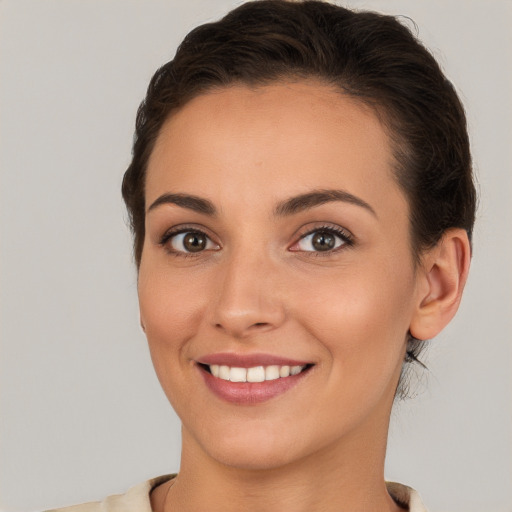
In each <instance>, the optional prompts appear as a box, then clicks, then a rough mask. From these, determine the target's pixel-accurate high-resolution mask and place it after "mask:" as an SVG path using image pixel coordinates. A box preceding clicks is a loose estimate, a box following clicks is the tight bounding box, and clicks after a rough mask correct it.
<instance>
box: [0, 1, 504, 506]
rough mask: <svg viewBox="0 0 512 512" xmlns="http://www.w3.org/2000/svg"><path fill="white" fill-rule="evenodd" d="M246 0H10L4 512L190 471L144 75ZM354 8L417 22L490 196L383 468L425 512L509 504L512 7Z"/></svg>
mask: <svg viewBox="0 0 512 512" xmlns="http://www.w3.org/2000/svg"><path fill="white" fill-rule="evenodd" d="M238 3H240V2H236V1H233V0H187V1H184V0H183V1H181V0H180V1H178V0H166V1H160V0H150V1H148V0H144V1H143V0H138V1H134V0H103V1H100V0H11V1H8V0H3V1H1V0H0V52H1V53H0V81H1V82H0V84H1V85H0V87H1V89H0V93H1V95H0V101H1V103H0V108H1V110H0V115H1V118H0V123H1V125H0V142H1V152H0V165H1V177H0V193H1V196H0V221H1V224H0V229H1V231H0V236H1V238H0V243H1V253H0V261H1V274H0V289H1V296H0V300H1V303H0V335H1V346H0V349H1V352H0V370H1V374H0V375H1V382H0V385H1V387H0V407H1V409H0V436H1V437H0V442H1V444H0V450H1V453H0V461H1V462H0V508H2V510H4V511H31V510H41V509H44V508H49V507H52V506H63V505H67V504H73V503H78V502H84V501H90V500H96V499H101V498H102V497H104V496H106V495H108V494H113V493H119V492H124V491H125V490H127V489H128V488H129V487H130V486H132V485H134V484H136V483H138V482H140V481H142V480H145V479H147V478H150V477H153V476H156V475H159V474H162V473H168V472H173V471H176V470H177V469H178V467H179V448H180V434H179V421H178V420H177V418H176V417H175V415H174V413H173V411H172V409H171V407H170V406H169V405H168V403H167V401H166V399H165V397H164V395H163V392H162V391H161V390H160V387H159V384H158V382H157V380H156V377H155V376H154V375H153V369H152V366H151V362H150V358H149V355H148V350H147V347H146V343H145V339H144V336H143V334H142V332H141V330H140V328H139V323H138V310H137V300H136V274H135V271H134V266H133V263H132V258H131V252H130V251H131V247H130V243H131V241H130V235H129V232H128V229H127V227H126V223H125V220H126V215H125V211H124V206H123V204H122V201H121V196H120V182H121V178H122V175H123V172H124V170H125V168H126V166H127V164H128V162H129V158H130V151H131V142H132V134H133V127H134V117H135V111H136V108H137V106H138V104H139V102H140V100H141V99H142V97H143V95H144V92H145V88H146V86H147V83H148V81H149V79H150V77H151V75H152V73H153V72H154V71H155V70H156V68H157V67H159V66H160V65H161V64H163V63H164V62H166V61H167V60H169V59H170V58H172V56H173V55H174V51H175V48H176V46H177V44H178V43H179V41H180V40H181V39H182V38H183V36H184V35H185V34H186V33H187V32H188V31H189V30H190V29H191V28H193V27H194V26H195V25H197V24H199V23H202V22H206V21H209V20H212V19H216V18H218V17H219V16H220V15H222V14H223V13H225V12H226V11H227V10H228V9H229V8H231V7H232V6H234V5H236V4H238ZM347 4H348V5H350V6H353V7H357V8H370V9H377V10H380V11H383V12H387V13H392V14H402V15H405V16H409V17H411V18H412V19H413V20H414V21H415V22H416V24H417V30H418V35H419V37H420V39H421V40H423V41H424V42H425V43H426V44H427V46H428V47H429V48H430V49H431V50H432V52H433V53H434V55H435V56H436V57H437V58H438V59H439V61H440V62H441V64H442V66H443V68H444V69H445V71H446V73H447V75H448V76H449V77H450V79H451V80H452V81H453V82H454V83H455V84H456V87H457V90H458V91H459V92H460V94H461V97H462V98H463V101H464V103H465V105H466V108H467V112H468V120H469V125H470V131H471V139H472V144H473V153H474V160H475V168H476V173H477V177H478V182H479V188H480V194H481V204H480V209H479V213H478V223H477V227H476V233H475V240H474V248H475V250H474V258H473V264H472V273H471V276H470V280H469V283H468V286H467V292H466V295H465V297H464V299H463V302H462V305H461V309H460V312H459V314H458V316H457V318H456V319H455V321H454V322H453V323H452V324H451V325H450V326H449V328H447V329H446V331H445V332H444V333H443V334H442V335H441V336H439V337H438V338H437V339H436V340H434V341H432V342H431V348H430V350H429V354H428V365H429V368H430V371H429V372H428V373H424V374H420V375H419V376H418V382H419V385H418V392H419V396H418V397H416V398H415V399H413V400H410V401H408V402H407V403H403V404H399V405H398V406H397V407H396V408H395V409H394V412H393V417H392V427H391V433H390V442H389V450H388V460H387V471H386V476H387V478H388V479H391V480H396V481H400V482H404V483H407V484H409V485H411V486H413V487H415V488H417V489H418V490H419V491H420V493H421V495H422V496H423V498H424V500H425V502H426V503H427V504H428V506H429V508H430V509H431V512H446V511H450V512H489V511H493V512H510V511H511V510H512V377H511V375H512V343H511V336H512V325H511V323H512V322H511V318H512V264H511V261H512V230H511V227H512V206H511V205H512V201H511V194H512V183H511V182H512V178H511V176H512V172H511V163H512V150H511V147H512V129H511V126H512V123H511V118H512V100H511V97H512V94H511V91H512V62H511V60H512V58H511V57H512V31H511V29H510V27H511V26H512V2H510V1H507V0H502V1H500V0H488V1H483V0H480V1H470V0H469V1H468V0H464V1H462V0H461V1H453V0H452V1H449V0H435V1H434V0H430V1H428V2H426V1H411V0H401V1H398V0H396V1H392V0H387V1H386V0H366V1H350V2H347ZM404 23H407V24H409V25H410V26H412V23H411V22H410V21H409V20H407V19H404ZM205 421H208V419H207V418H205Z"/></svg>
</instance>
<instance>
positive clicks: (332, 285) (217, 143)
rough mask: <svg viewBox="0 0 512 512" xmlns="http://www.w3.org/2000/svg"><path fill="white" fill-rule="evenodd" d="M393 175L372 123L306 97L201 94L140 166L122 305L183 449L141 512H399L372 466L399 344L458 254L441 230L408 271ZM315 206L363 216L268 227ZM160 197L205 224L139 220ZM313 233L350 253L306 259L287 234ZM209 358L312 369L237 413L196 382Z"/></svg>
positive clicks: (448, 313) (459, 280) (234, 90)
mask: <svg viewBox="0 0 512 512" xmlns="http://www.w3.org/2000/svg"><path fill="white" fill-rule="evenodd" d="M393 165H394V161H393V156H392V148H391V146H390V141H389V139H388V136H387V134H386V131H385V129H384V127H383V126H382V125H381V124H380V122H379V120H378V119H377V117H376V116H375V115H374V114H373V112H372V111H371V110H370V109H369V108H367V107H365V106H363V105H361V104H360V103H358V102H356V101H355V100H353V99H351V98H350V97H348V96H346V95H342V94H340V93H339V92H337V91H334V90H333V89H331V88H328V87H327V86H325V85H321V84H318V83H314V82H299V83H279V84H274V85H268V86H264V87H259V88H249V87H245V86H233V87H230V88H226V89H222V90H218V91H215V92H211V93H208V94H204V95H201V96H199V97H197V98H195V99H193V100H192V101H190V102H189V103H188V104H187V105H185V106H184V107H183V108H182V109H181V110H180V111H179V112H177V113H175V114H173V115H172V117H171V118H170V119H169V120H168V121H167V122H166V124H165V125H164V126H163V128H162V130H161V133H160V135H159V137H158V139H157V142H156V145H155V148H154V150H153V153H152V155H151V158H150V162H149V166H148V174H147V183H146V205H147V216H146V238H145V241H144V248H143V252H142V259H141V265H140V269H139V281H138V291H139V301H140V314H141V323H142V326H143V329H144V330H145V332H146V335H147V338H148V343H149V348H150V351H151V356H152V359H153V363H154V366H155V369H156V372H157V375H158V378H159V380H160V382H161V385H162V387H163V389H164V391H165V393H166V395H167V397H168V399H169V401H170V402H171V404H172V405H173V407H174V409H175V410H176V412H177V414H178V415H179V417H180V418H181V421H182V425H183V427H182V433H183V450H182V462H181V468H180V474H179V476H178V477H177V478H176V479H175V480H174V481H173V482H172V486H170V484H164V485H162V486H160V487H159V488H157V489H156V491H155V492H153V494H152V504H153V508H154V510H156V511H161V510H166V509H168V510H170V503H172V510H176V511H186V510H209V511H216V510H222V511H230V510H242V509H243V510H246V511H253V510H254V511H256V510H258V511H261V510H266V511H273V510H276V511H277V510H279V511H282V510H289V511H306V510H308V511H310V510H321V511H331V510H333V511H334V510H336V511H351V512H357V511H377V510H378V511H396V510H400V508H399V506H398V505H397V504H396V503H395V502H394V501H393V500H392V499H391V497H390V496H389V494H388V493H387V490H386V487H385V483H384V458H385V449H386V440H387V432H388V425H389V417H390V412H391V407H392V404H393V398H394V393H395V390H396V386H397V383H398V379H399V375H400V370H401V367H402V361H403V358H404V353H405V349H406V339H407V333H408V331H409V330H411V332H412V333H413V335H415V336H417V337H419V338H422V339H426V338H429V337H432V336H433V335H435V334H437V332H439V331H440V330H441V329H442V327H444V325H445V324H446V323H447V322H448V321H449V320H450V319H451V317H452V316H453V314H454V313H455V311H456V309H457V307H458V303H459V300H460V295H461V293H462V288H463V286H464V282H465V278H466V275H467V269H468V265H469V244H468V243H467V237H465V233H464V232H463V231H461V230H452V231H450V232H449V233H447V234H446V236H445V237H444V238H443V240H442V241H441V242H440V244H439V245H438V246H437V247H436V248H434V249H433V250H431V251H429V252H428V253H426V254H425V255H424V256H423V257H422V264H421V265H420V266H415V264H414V260H413V255H412V252H411V245H410V237H409V207H408V202H407V199H406V198H405V196H404V194H403V193H402V191H401V189H400V188H399V186H398V185H397V182H396V181H395V179H394V177H393ZM325 189H336V190H342V191H345V192H348V193H349V194H351V195H352V196H355V197H357V198H359V199H360V200H362V201H363V202H364V203H366V204H367V205H368V206H369V207H370V208H367V207H364V206H361V205H358V204H355V203H354V202H350V201H345V200H336V201H329V202H325V203H323V204H320V205H316V206H313V207H309V208H304V209H302V210H301V211H298V212H294V213H292V214H288V215H275V209H276V205H278V204H279V203H282V202H283V201H286V200H287V199H289V198H290V197H294V196H297V195H301V194H305V193H310V192H312V191H318V190H325ZM164 194H184V195H193V196H197V197H200V198H203V199H207V200H208V201H210V202H211V203H212V204H213V206H214V207H215V209H216V210H217V213H216V215H209V214H205V213H201V212H197V211H193V210H192V209H190V208H188V207H184V206H183V205H182V206H179V205H176V204H171V203H166V202H163V203H162V204H159V205H157V206H154V207H153V208H150V206H151V205H152V204H153V203H154V202H155V201H157V200H158V198H160V197H162V195H164ZM370 209H371V210H370ZM183 226H186V227H187V228H190V231H193V230H194V229H195V230H200V231H203V232H204V233H205V234H206V235H207V236H208V244H207V246H206V248H205V250H203V251H199V252H197V253H186V252H185V249H184V247H183V244H181V242H180V239H179V238H178V237H175V238H171V239H169V240H167V241H166V243H164V244H163V243H161V241H162V237H164V235H165V234H166V233H167V232H168V231H169V230H170V229H171V228H174V227H183ZM326 227H329V228H335V229H340V228H341V229H342V230H343V232H345V233H349V234H350V239H351V242H348V243H347V242H343V240H342V239H341V238H336V242H337V244H339V247H338V248H337V249H336V250H329V251H315V248H314V247H313V246H312V245H311V243H310V241H311V240H310V239H308V238H305V235H306V233H309V232H311V231H312V230H314V229H317V230H318V229H320V228H322V229H323V228H326ZM218 352H234V353H237V354H250V353H255V352H257V353H269V354H273V355H279V356H284V357H288V358H293V359H298V360H304V361H309V362H311V363H314V366H313V367H312V368H311V370H310V371H309V372H308V373H307V375H306V376H305V377H304V378H303V379H302V380H301V381H300V382H299V383H298V384H297V385H296V386H295V387H294V388H292V389H290V390H288V391H287V392H286V393H284V394H282V395H280V396H277V397H275V398H273V399H271V400H269V401H267V402H263V403H260V404H257V405H239V404H238V405H237V404H232V403H229V402H226V401H223V400H221V399H220V398H218V397H217V396H215V395H213V394H212V393H211V391H210V390H209V389H208V388H207V387H206V386H205V384H204V382H203V379H202V377H201V375H200V372H199V370H198V367H197V364H196V361H197V360H198V359H199V358H201V357H202V356H204V355H206V354H211V353H218ZM166 496H167V499H168V501H167V502H168V503H169V505H167V506H166Z"/></svg>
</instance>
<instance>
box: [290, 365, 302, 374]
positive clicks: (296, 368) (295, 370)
mask: <svg viewBox="0 0 512 512" xmlns="http://www.w3.org/2000/svg"><path fill="white" fill-rule="evenodd" d="M303 368H304V366H292V367H291V368H290V375H297V374H298V373H300V372H301V371H302V370H303Z"/></svg>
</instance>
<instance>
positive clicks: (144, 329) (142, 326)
mask: <svg viewBox="0 0 512 512" xmlns="http://www.w3.org/2000/svg"><path fill="white" fill-rule="evenodd" d="M140 326H141V328H142V330H143V331H144V332H146V326H145V325H144V320H143V319H142V316H141V317H140Z"/></svg>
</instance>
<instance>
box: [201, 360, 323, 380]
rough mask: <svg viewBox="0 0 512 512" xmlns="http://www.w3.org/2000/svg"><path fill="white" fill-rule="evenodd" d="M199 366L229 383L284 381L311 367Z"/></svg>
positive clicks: (310, 365)
mask: <svg viewBox="0 0 512 512" xmlns="http://www.w3.org/2000/svg"><path fill="white" fill-rule="evenodd" d="M199 366H200V367H201V368H202V369H203V370H205V371H206V372H208V373H210V374H211V375H213V376H214V377H216V378H218V379H221V380H224V381H229V382H250V383H252V382H266V381H272V380H277V379H285V378H287V377H290V376H295V375H299V374H300V373H302V372H304V371H306V370H308V369H309V368H311V367H312V366H313V365H312V364H305V365H296V366H288V365H269V366H253V367H250V368H240V367H236V366H227V365H219V364H211V365H208V364H203V363H199Z"/></svg>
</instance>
